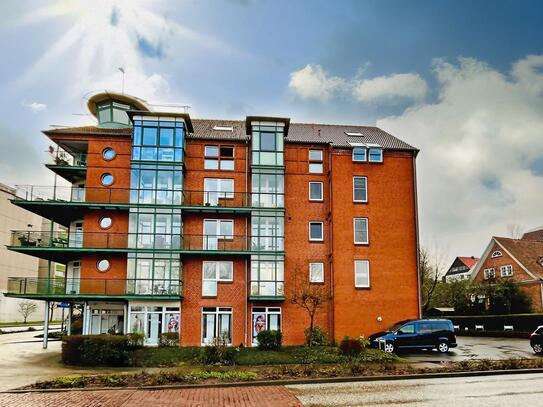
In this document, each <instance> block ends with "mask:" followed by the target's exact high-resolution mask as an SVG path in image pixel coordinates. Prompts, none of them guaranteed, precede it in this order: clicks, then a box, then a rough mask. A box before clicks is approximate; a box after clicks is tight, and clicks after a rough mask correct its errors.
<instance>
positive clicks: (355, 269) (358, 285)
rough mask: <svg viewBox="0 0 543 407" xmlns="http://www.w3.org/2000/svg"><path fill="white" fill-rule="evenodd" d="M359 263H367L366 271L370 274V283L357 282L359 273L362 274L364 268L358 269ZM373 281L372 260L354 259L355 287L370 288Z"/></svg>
mask: <svg viewBox="0 0 543 407" xmlns="http://www.w3.org/2000/svg"><path fill="white" fill-rule="evenodd" d="M359 264H365V265H366V271H367V275H368V278H367V280H368V283H367V285H364V284H357V283H356V281H357V275H358V274H360V272H361V271H364V270H357V265H359ZM370 285H371V282H370V261H369V260H355V261H354V286H355V288H370Z"/></svg>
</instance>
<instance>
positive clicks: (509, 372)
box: [0, 368, 543, 394]
mask: <svg viewBox="0 0 543 407" xmlns="http://www.w3.org/2000/svg"><path fill="white" fill-rule="evenodd" d="M533 373H543V368H536V369H513V370H478V371H473V372H442V373H418V374H407V375H381V376H342V377H319V378H313V379H279V380H266V381H264V380H255V381H251V382H232V383H201V384H174V385H164V386H137V387H82V388H71V389H21V390H18V389H15V390H6V391H2V392H0V393H12V394H13V393H62V392H72V391H113V390H117V391H119V390H124V391H137V390H173V389H206V388H228V387H254V386H292V385H300V384H326V383H331V384H333V383H346V382H374V381H394V380H416V379H440V378H451V377H478V376H501V375H513V374H533Z"/></svg>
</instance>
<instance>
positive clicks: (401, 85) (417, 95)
mask: <svg viewBox="0 0 543 407" xmlns="http://www.w3.org/2000/svg"><path fill="white" fill-rule="evenodd" d="M427 91H428V86H427V85H426V81H425V80H424V79H422V78H421V77H420V75H418V74H414V73H402V74H395V75H389V76H378V77H376V78H372V79H364V80H359V81H356V82H355V84H354V87H353V96H354V98H355V99H356V100H358V101H361V102H380V101H385V102H386V101H395V100H397V99H398V98H401V99H413V100H422V99H424V97H425V96H426V93H427Z"/></svg>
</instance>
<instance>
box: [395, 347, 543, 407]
mask: <svg viewBox="0 0 543 407" xmlns="http://www.w3.org/2000/svg"><path fill="white" fill-rule="evenodd" d="M456 340H457V343H458V347H456V348H452V349H451V350H450V351H449V352H448V353H445V354H442V353H439V352H437V351H436V350H429V351H427V350H417V351H410V352H409V353H406V352H401V353H400V354H399V356H401V357H402V358H404V359H406V360H408V361H409V362H441V361H450V362H457V361H461V360H469V359H493V360H499V359H509V358H523V359H525V358H536V357H537V355H535V354H534V352H533V351H532V348H531V347H530V341H529V340H528V339H517V338H477V337H468V336H458V337H457V338H456ZM541 405H543V401H542V403H541Z"/></svg>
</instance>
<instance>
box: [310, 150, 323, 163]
mask: <svg viewBox="0 0 543 407" xmlns="http://www.w3.org/2000/svg"><path fill="white" fill-rule="evenodd" d="M311 153H319V156H320V158H311ZM308 154H309V155H308V158H309V161H310V162H322V161H323V157H324V154H323V152H322V150H315V149H309V153H308Z"/></svg>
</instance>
